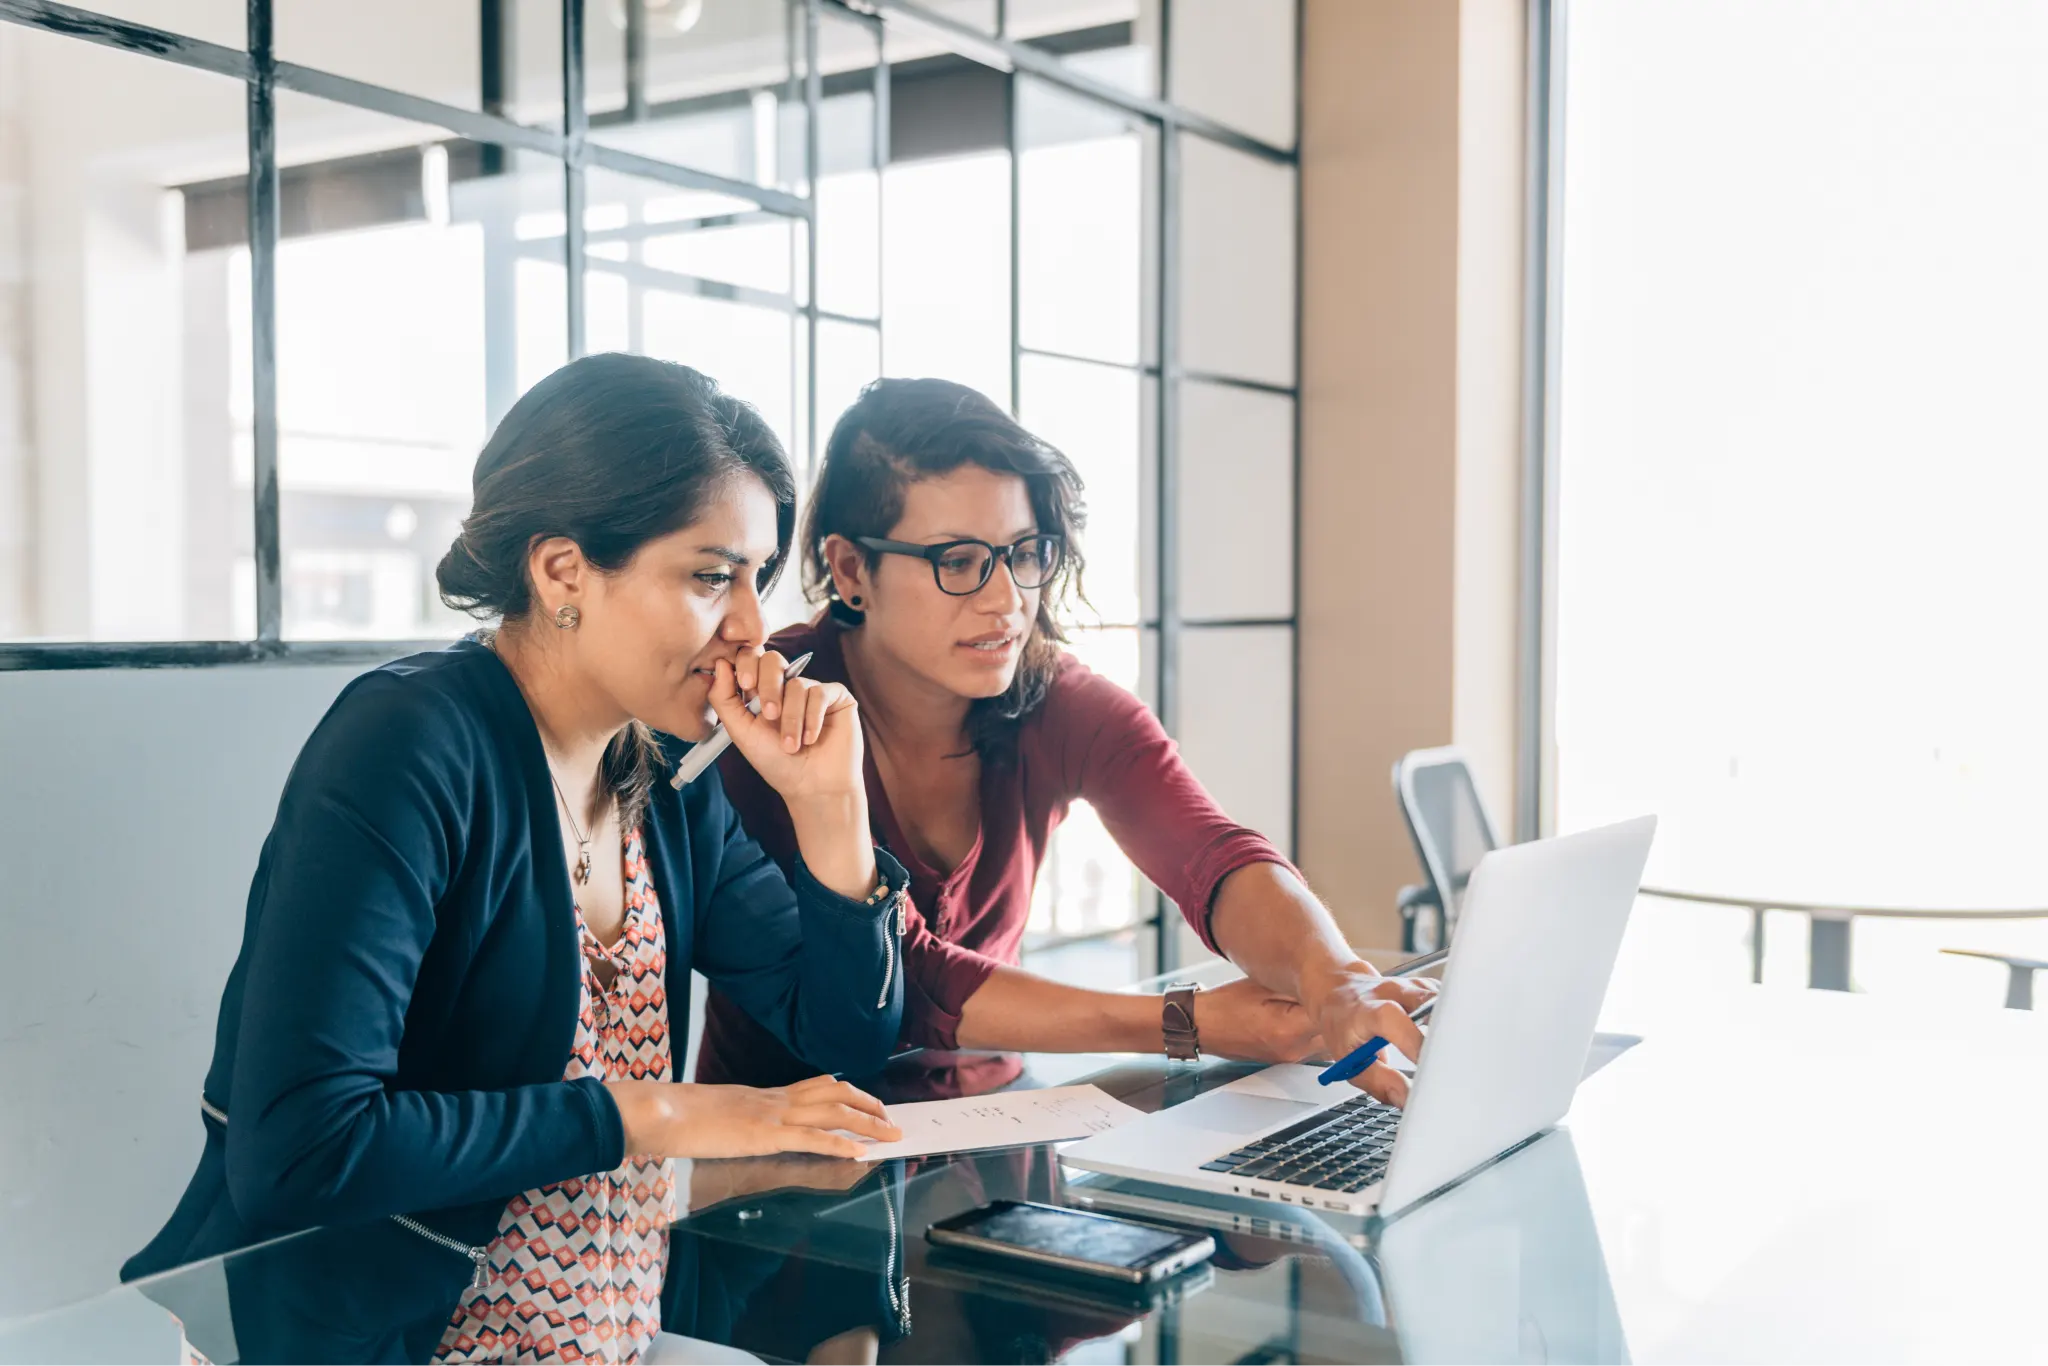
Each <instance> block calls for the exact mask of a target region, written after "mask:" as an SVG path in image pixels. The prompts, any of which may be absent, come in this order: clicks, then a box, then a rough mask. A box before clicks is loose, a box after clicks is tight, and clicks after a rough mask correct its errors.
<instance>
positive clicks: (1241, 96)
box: [1166, 0, 1295, 147]
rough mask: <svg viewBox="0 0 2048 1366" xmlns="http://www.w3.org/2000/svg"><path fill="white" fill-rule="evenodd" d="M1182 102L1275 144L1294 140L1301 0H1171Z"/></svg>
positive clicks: (1175, 86)
mask: <svg viewBox="0 0 2048 1366" xmlns="http://www.w3.org/2000/svg"><path fill="white" fill-rule="evenodd" d="M1171 3H1172V5H1173V23H1172V25H1171V26H1170V27H1169V28H1168V30H1167V31H1168V34H1169V36H1170V38H1171V41H1172V43H1173V51H1172V53H1171V55H1170V56H1169V57H1168V59H1167V64H1166V69H1167V71H1168V72H1169V73H1170V80H1171V88H1170V89H1168V91H1167V92H1166V94H1167V98H1168V99H1170V100H1172V101H1173V102H1174V103H1175V104H1177V105H1180V106H1182V107H1184V108H1187V109H1192V110H1194V111H1195V112H1196V113H1199V114H1207V115H1208V116H1209V117H1210V118H1212V119H1214V120H1216V121H1217V122H1218V123H1221V124H1226V125H1228V126H1229V127H1232V128H1235V129H1237V130H1238V131H1239V132H1241V133H1247V134H1249V135H1251V136H1252V137H1255V138H1258V139H1259V140H1260V141H1262V142H1269V143H1271V144H1273V145H1274V146H1275V147H1292V146H1293V145H1294V137H1295V132H1294V123H1295V89H1294V87H1295V72H1294V68H1295V13H1294V11H1295V0H1171Z"/></svg>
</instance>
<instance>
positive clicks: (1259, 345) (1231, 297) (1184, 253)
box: [1180, 134, 1295, 385]
mask: <svg viewBox="0 0 2048 1366" xmlns="http://www.w3.org/2000/svg"><path fill="white" fill-rule="evenodd" d="M1180 153H1181V193H1180V215H1181V217H1180V231H1181V262H1180V279H1181V295H1180V348H1181V363H1182V364H1183V365H1185V366H1186V367H1187V368H1188V369H1190V370H1193V371H1197V372H1200V373H1207V374H1214V375H1229V376H1231V377H1232V378H1235V379H1251V380H1259V381H1262V382H1264V383H1267V384H1281V385H1291V384H1293V383H1294V343H1295V337H1294V333H1295V298H1294V284H1295V280H1294V275H1295V171H1294V168H1293V167H1291V166H1284V165H1280V164H1277V163H1275V162H1270V161H1266V160H1263V159H1261V158H1259V157H1255V156H1252V155H1250V154H1248V153H1245V152H1238V151H1234V150H1232V149H1231V148H1228V147H1224V146H1222V145H1221V144H1218V143H1214V142H1210V141H1209V140H1208V139H1206V138H1202V137H1197V136H1195V135H1193V134H1184V135H1182V137H1181V139H1180Z"/></svg>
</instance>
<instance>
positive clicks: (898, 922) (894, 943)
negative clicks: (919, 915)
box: [875, 888, 910, 1010]
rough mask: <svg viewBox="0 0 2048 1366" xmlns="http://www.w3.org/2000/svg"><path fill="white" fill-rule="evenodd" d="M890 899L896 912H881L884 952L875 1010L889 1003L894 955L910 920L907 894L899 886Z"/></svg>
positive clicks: (894, 979) (894, 967)
mask: <svg viewBox="0 0 2048 1366" xmlns="http://www.w3.org/2000/svg"><path fill="white" fill-rule="evenodd" d="M891 900H893V901H894V902H895V903H896V913H895V914H894V915H890V914H889V913H888V912H887V911H884V912H883V913H882V947H883V949H884V950H885V953H884V954H883V958H882V994H881V995H880V996H877V997H876V998H875V1009H876V1010H881V1009H882V1008H883V1007H885V1006H887V1005H888V1004H889V988H890V986H891V985H893V984H894V983H895V981H896V955H897V953H898V952H900V951H901V949H900V946H901V944H902V940H903V934H904V931H905V930H906V929H908V928H909V921H910V913H909V911H907V910H906V909H904V907H905V904H906V903H907V902H908V901H909V900H910V898H909V896H908V895H907V894H906V893H905V892H903V891H902V890H901V889H900V888H899V889H898V890H897V892H896V895H895V896H894V897H892V898H891Z"/></svg>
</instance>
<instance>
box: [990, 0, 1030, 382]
mask: <svg viewBox="0 0 2048 1366" xmlns="http://www.w3.org/2000/svg"><path fill="white" fill-rule="evenodd" d="M997 4H998V5H999V6H1001V8H1000V9H999V10H998V12H997V15H996V29H997V32H999V33H1001V32H1007V31H1008V29H1009V17H1008V14H1007V10H1008V6H1007V4H1006V3H1005V2H1004V0H997ZM1004 89H1005V90H1006V91H1007V92H1008V93H1009V100H1010V107H1009V108H1008V109H1007V110H1006V111H1005V120H1004V122H1005V128H1006V135H1007V136H1008V138H1009V141H1010V411H1011V412H1012V413H1015V414H1018V415H1022V413H1023V412H1024V235H1023V226H1022V225H1023V222H1024V117H1023V108H1024V77H1022V76H1020V75H1018V74H1017V73H1016V72H1014V71H1012V72H1011V73H1010V75H1009V79H1008V80H1007V81H1006V82H1005V83H1004Z"/></svg>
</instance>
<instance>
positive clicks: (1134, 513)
mask: <svg viewBox="0 0 2048 1366" xmlns="http://www.w3.org/2000/svg"><path fill="white" fill-rule="evenodd" d="M1021 376H1022V387H1023V394H1022V402H1020V403H1019V404H1018V409H1017V415H1018V418H1019V420H1020V421H1022V422H1023V424H1024V425H1025V426H1026V427H1028V428H1030V429H1031V431H1032V432H1034V433H1035V434H1037V435H1038V436H1040V437H1043V438H1044V439H1045V440H1047V441H1049V442H1051V443H1052V444H1053V445H1055V446H1057V447H1059V448H1060V449H1061V450H1062V451H1064V452H1066V454H1067V458H1068V459H1070V460H1072V461H1073V462H1074V467H1075V469H1076V470H1078V471H1079V472H1080V475H1081V480H1082V482H1083V483H1084V484H1085V485H1086V501H1087V508H1088V523H1089V528H1090V529H1089V530H1088V531H1087V532H1085V533H1084V536H1083V541H1082V546H1081V549H1082V550H1083V552H1084V553H1085V554H1086V555H1087V557H1088V566H1087V572H1086V575H1085V578H1084V587H1085V589H1086V592H1087V594H1088V605H1087V606H1083V607H1080V608H1079V611H1080V613H1081V619H1082V620H1083V621H1095V620H1098V619H1099V620H1101V621H1103V622H1107V623H1110V624H1112V625H1136V624H1137V623H1138V622H1139V621H1140V620H1141V619H1142V617H1143V606H1142V603H1141V600H1140V589H1141V573H1140V566H1141V564H1143V562H1144V560H1145V542H1146V539H1147V538H1146V537H1144V536H1141V535H1138V534H1134V533H1137V532H1138V531H1139V529H1140V528H1141V527H1142V526H1146V525H1147V524H1149V522H1150V517H1149V515H1148V514H1147V512H1146V511H1145V507H1146V505H1145V504H1144V503H1143V502H1142V501H1141V493H1142V487H1143V468H1144V465H1145V463H1146V462H1145V460H1144V439H1143V435H1144V417H1143V412H1142V407H1141V405H1142V404H1143V402H1144V400H1145V397H1146V395H1147V394H1148V393H1149V391H1150V386H1149V385H1148V384H1147V383H1145V382H1144V379H1143V376H1141V375H1140V374H1139V372H1138V371H1136V370H1125V369H1120V368H1118V367H1116V366H1113V365H1095V364H1091V363H1089V362H1086V361H1072V360H1054V359H1052V358H1050V357H1046V356H1025V357H1024V358H1023V364H1022V369H1021ZM1090 608H1092V609H1093V610H1092V612H1091V611H1090Z"/></svg>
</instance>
